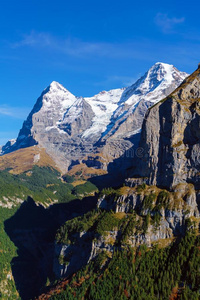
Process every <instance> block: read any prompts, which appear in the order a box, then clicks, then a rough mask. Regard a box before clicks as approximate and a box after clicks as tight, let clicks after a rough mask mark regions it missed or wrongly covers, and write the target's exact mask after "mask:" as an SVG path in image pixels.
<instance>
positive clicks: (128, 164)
mask: <svg viewBox="0 0 200 300" xmlns="http://www.w3.org/2000/svg"><path fill="white" fill-rule="evenodd" d="M139 139H140V133H138V134H136V135H134V136H133V139H132V140H131V142H132V143H133V144H134V145H133V146H132V147H131V148H130V149H128V150H127V151H125V153H124V154H123V155H122V156H120V157H119V158H116V159H115V160H114V161H113V162H111V163H109V165H108V169H107V170H108V173H107V174H105V175H100V176H95V177H92V178H90V179H89V181H90V182H92V183H93V184H95V185H96V186H97V187H98V189H100V190H101V189H102V188H108V187H111V186H112V187H118V186H120V185H122V184H123V183H124V180H125V179H126V178H128V177H130V176H131V175H132V173H133V169H135V168H136V163H137V159H138V156H139V155H141V153H140V149H139V148H138V144H139Z"/></svg>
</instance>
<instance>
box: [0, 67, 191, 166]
mask: <svg viewBox="0 0 200 300" xmlns="http://www.w3.org/2000/svg"><path fill="white" fill-rule="evenodd" d="M187 76H188V74H186V73H184V72H180V71H178V70H177V69H176V68H175V67H174V66H172V65H168V64H164V63H156V64H155V65H154V66H152V67H151V68H150V69H149V71H148V72H146V73H145V74H144V76H142V77H141V78H140V79H139V80H138V81H137V82H136V83H134V84H133V85H131V86H130V87H128V88H123V89H115V90H110V91H103V92H100V93H99V94H97V95H95V96H93V97H89V98H82V97H76V96H74V95H73V94H71V93H70V92H69V91H68V90H67V89H65V88H64V87H63V86H62V85H61V84H59V83H57V82H55V81H54V82H52V83H51V84H50V86H49V87H48V88H46V89H45V90H44V91H43V93H42V94H41V96H40V97H39V98H38V100H37V102H36V104H35V105H34V107H33V109H32V111H31V112H30V114H29V116H28V117H27V119H26V120H25V122H24V123H23V126H22V129H21V130H20V132H19V135H18V137H17V140H16V142H15V143H14V144H13V143H10V144H7V145H6V147H2V154H5V153H9V152H12V151H15V150H17V149H20V148H25V147H29V146H33V145H39V146H41V147H43V148H45V149H46V151H47V153H48V154H49V155H50V156H51V157H52V158H53V159H54V160H55V162H56V163H57V165H58V166H59V167H60V168H61V169H62V170H63V171H67V170H68V168H69V167H70V165H71V164H72V163H74V162H75V161H77V160H79V161H80V160H81V159H83V158H84V157H85V156H87V155H89V154H91V153H96V152H99V151H102V149H101V148H102V147H105V146H106V145H107V144H109V143H112V147H111V148H112V149H111V150H105V151H108V152H109V151H111V152H113V153H114V152H115V150H116V152H117V149H115V147H116V146H115V145H116V144H117V148H118V147H119V148H120V149H122V152H123V151H126V150H127V149H128V148H131V147H132V146H133V140H134V136H135V135H136V134H137V133H138V132H140V129H141V125H142V121H143V117H144V115H145V113H146V110H147V108H149V107H150V106H151V105H153V104H155V103H157V102H158V101H160V100H161V99H163V98H164V97H165V96H167V95H169V94H170V92H172V91H173V90H174V89H175V88H176V87H177V86H179V85H180V83H181V82H182V81H183V80H184V78H185V77H187ZM113 141H117V143H113ZM113 145H114V146H113ZM105 149H107V148H105ZM108 154H109V153H108ZM120 154H121V152H120Z"/></svg>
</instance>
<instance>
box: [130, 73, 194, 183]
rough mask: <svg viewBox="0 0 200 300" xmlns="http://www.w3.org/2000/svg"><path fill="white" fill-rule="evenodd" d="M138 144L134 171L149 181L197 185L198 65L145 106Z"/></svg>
mask: <svg viewBox="0 0 200 300" xmlns="http://www.w3.org/2000/svg"><path fill="white" fill-rule="evenodd" d="M140 147H141V148H142V149H143V157H141V158H139V159H138V161H137V164H138V168H137V171H136V172H135V175H136V173H137V175H139V176H140V177H147V178H148V184H150V185H157V186H164V187H167V188H172V187H173V186H175V185H177V184H178V183H181V182H182V183H185V182H190V183H193V184H194V185H195V188H196V189H198V188H199V187H200V176H199V174H200V69H197V70H196V71H195V72H194V73H193V74H192V75H190V76H189V77H188V78H187V79H185V80H184V81H183V83H182V84H181V85H180V87H178V88H177V89H176V90H175V91H174V92H173V93H172V94H170V95H169V96H168V97H167V98H165V99H164V100H162V101H161V102H159V103H158V104H156V105H155V106H153V107H151V108H150V109H149V110H148V112H147V114H146V116H145V119H144V122H143V126H142V133H141V139H140Z"/></svg>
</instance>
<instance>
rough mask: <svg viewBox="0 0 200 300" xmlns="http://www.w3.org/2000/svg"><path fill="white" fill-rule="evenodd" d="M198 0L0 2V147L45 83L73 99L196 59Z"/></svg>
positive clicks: (199, 50) (190, 67)
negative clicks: (59, 87)
mask: <svg viewBox="0 0 200 300" xmlns="http://www.w3.org/2000/svg"><path fill="white" fill-rule="evenodd" d="M199 11H200V3H199V1H191V2H190V4H189V2H188V1H187V2H186V1H171V0H169V1H147V0H143V1H133V0H132V1H129V0H124V1H113V0H111V1H109V0H107V1H105V0H101V1H94V0H93V1H90V0H84V1H83V0H82V1H80V0H74V1H72V0H71V1H68V0H65V1H64V0H63V1H62V0H57V1H51V0H48V1H46V0H18V1H16V0H0V76H1V77H0V144H3V143H4V142H6V140H8V139H11V138H15V137H16V136H17V134H18V131H19V129H20V128H21V126H22V122H23V120H24V119H25V118H26V116H27V114H28V112H29V111H30V109H31V108H32V106H33V105H34V103H35V101H36V99H37V98H38V97H39V95H40V93H41V92H42V90H43V89H44V88H45V87H47V86H48V85H49V84H50V83H51V82H52V81H53V80H55V81H58V82H60V83H61V84H63V85H64V86H65V87H66V88H67V89H68V90H70V91H71V92H72V93H73V94H75V95H76V96H92V95H94V94H96V93H98V92H99V91H101V90H109V89H112V88H119V87H124V86H128V85H131V84H132V83H134V82H135V80H136V79H138V78H139V77H140V76H141V75H143V73H144V72H145V71H147V70H148V69H149V68H150V67H151V66H152V65H153V64H154V63H155V62H157V61H162V62H166V63H170V64H173V65H175V66H176V67H177V68H178V69H179V70H181V71H186V72H188V73H191V72H193V71H194V69H195V68H196V67H197V64H198V62H199V61H200V25H199Z"/></svg>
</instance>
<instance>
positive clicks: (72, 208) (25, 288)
mask: <svg viewBox="0 0 200 300" xmlns="http://www.w3.org/2000/svg"><path fill="white" fill-rule="evenodd" d="M96 200H97V199H96V198H95V197H88V198H84V199H83V200H74V201H71V202H69V203H62V204H55V205H52V206H51V207H49V208H48V209H45V208H44V207H43V206H41V205H36V204H35V202H34V200H33V199H32V198H30V197H29V198H28V199H27V201H26V202H24V203H23V204H22V205H21V206H20V208H19V209H18V211H17V212H16V213H15V215H13V216H12V217H11V218H10V219H8V220H6V221H5V222H4V227H5V231H6V233H7V234H8V236H9V237H10V239H11V240H12V241H13V243H14V244H15V246H16V247H17V248H18V256H17V257H15V258H13V260H12V262H11V265H12V273H13V277H14V280H15V284H16V287H17V289H18V291H19V294H20V297H21V298H22V300H30V299H33V298H34V297H35V296H37V295H38V294H39V293H40V290H41V288H42V287H44V285H45V284H46V282H47V278H49V279H50V280H54V279H55V278H54V274H53V259H54V241H55V234H56V231H57V229H58V228H59V227H60V226H61V225H62V224H63V223H64V222H65V221H66V220H69V219H71V218H73V217H75V216H78V215H82V214H83V213H86V212H87V211H89V210H90V209H93V208H94V207H95V206H96Z"/></svg>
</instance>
